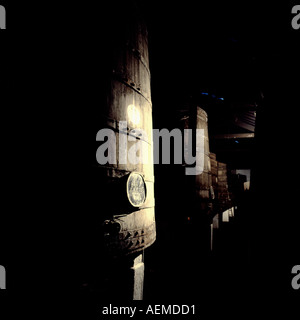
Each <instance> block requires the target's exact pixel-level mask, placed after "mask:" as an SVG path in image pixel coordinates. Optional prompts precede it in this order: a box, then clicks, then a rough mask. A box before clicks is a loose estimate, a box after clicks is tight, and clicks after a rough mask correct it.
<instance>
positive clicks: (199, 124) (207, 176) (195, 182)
mask: <svg viewBox="0 0 300 320" xmlns="http://www.w3.org/2000/svg"><path fill="white" fill-rule="evenodd" d="M180 117H181V124H180V127H181V130H182V131H183V130H184V129H192V130H194V134H193V142H194V143H195V138H196V131H195V129H202V130H203V135H204V148H203V150H200V152H201V155H199V156H204V163H203V172H202V173H200V174H197V175H191V176H189V175H186V176H185V185H186V187H185V188H184V189H185V191H186V194H187V197H186V200H187V202H188V203H189V204H188V205H187V206H188V207H190V208H191V207H192V209H191V211H192V212H191V213H190V215H192V216H203V215H209V213H210V212H211V210H212V200H213V198H214V192H213V188H212V173H211V162H210V152H209V136H208V117H207V113H206V112H205V111H204V110H203V109H202V108H200V107H199V106H195V105H194V106H193V105H186V106H185V109H182V110H181V115H180ZM190 143H191V141H189V140H188V139H185V140H184V148H186V147H187V145H188V144H190ZM194 155H195V150H194ZM199 163H200V161H199ZM184 166H186V167H188V165H187V164H186V163H184ZM193 166H195V164H193V165H191V167H193Z"/></svg>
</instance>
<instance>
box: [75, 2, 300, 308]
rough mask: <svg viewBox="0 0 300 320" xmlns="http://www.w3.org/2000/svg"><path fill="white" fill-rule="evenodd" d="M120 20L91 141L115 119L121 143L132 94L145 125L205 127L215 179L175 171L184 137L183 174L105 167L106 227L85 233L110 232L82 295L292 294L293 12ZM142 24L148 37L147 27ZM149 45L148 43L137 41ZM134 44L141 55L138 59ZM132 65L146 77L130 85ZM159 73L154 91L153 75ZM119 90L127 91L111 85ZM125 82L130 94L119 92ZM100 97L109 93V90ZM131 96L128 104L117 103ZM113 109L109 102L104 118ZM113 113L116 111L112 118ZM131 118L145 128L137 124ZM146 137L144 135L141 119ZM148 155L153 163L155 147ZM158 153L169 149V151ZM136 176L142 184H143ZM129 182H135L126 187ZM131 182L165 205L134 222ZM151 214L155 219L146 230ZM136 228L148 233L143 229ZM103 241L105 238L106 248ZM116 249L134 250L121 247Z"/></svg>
mask: <svg viewBox="0 0 300 320" xmlns="http://www.w3.org/2000/svg"><path fill="white" fill-rule="evenodd" d="M137 8H138V9H137ZM284 8H285V9H286V7H285V6H284ZM287 9H288V8H287ZM109 12H110V16H111V17H112V19H111V20H112V21H110V23H109V24H108V26H107V29H105V31H106V32H107V33H106V35H105V37H104V38H102V40H101V41H104V42H105V41H107V48H109V49H110V48H112V51H113V58H112V57H111V54H112V53H111V51H110V50H107V52H106V53H104V58H102V59H104V60H102V61H105V63H104V64H103V69H102V78H101V80H99V81H103V84H102V82H101V89H99V90H100V91H101V92H100V93H99V97H97V94H96V93H94V95H95V98H94V96H93V99H94V100H95V101H96V102H97V103H96V106H94V109H93V111H92V112H91V117H90V123H91V129H90V130H91V132H92V133H93V135H94V134H96V133H97V131H98V130H99V129H101V128H106V127H108V123H109V121H110V124H109V127H110V128H114V131H115V132H118V134H119V135H121V133H122V132H121V131H122V130H121V129H120V127H117V125H115V123H116V122H117V120H119V121H120V120H121V121H122V120H126V119H124V118H123V119H122V116H120V117H119V118H117V116H116V115H117V114H118V112H121V111H120V110H121V109H120V108H121V104H122V103H125V102H124V101H125V100H126V99H127V96H129V95H131V96H134V98H133V99H134V101H135V104H130V105H131V106H132V107H130V108H131V109H130V110H131V111H132V110H133V111H132V112H133V113H131V116H132V114H133V116H132V117H133V118H134V117H135V118H136V117H137V114H138V119H140V117H141V119H142V121H144V119H147V120H149V121H150V120H151V117H152V128H154V129H159V130H162V129H167V130H168V132H172V130H173V129H177V128H179V129H180V130H183V128H184V129H193V130H195V129H203V132H204V160H203V161H204V170H203V172H202V173H201V174H198V175H187V174H186V171H185V170H186V169H187V167H188V166H186V164H184V163H183V164H178V163H176V161H175V156H174V153H175V146H174V145H173V144H172V141H174V140H175V138H174V137H173V138H171V139H170V141H171V143H170V153H169V154H170V163H163V161H162V157H161V154H160V158H159V160H160V161H158V162H157V163H154V165H153V168H152V169H151V166H150V167H149V168H148V167H146V166H140V165H139V164H137V165H136V166H132V168H133V169H132V168H131V167H129V166H127V167H125V169H124V167H121V165H120V166H119V167H118V168H116V166H111V167H109V166H106V165H103V164H100V165H99V163H97V164H95V163H94V166H93V170H92V172H91V173H90V176H89V177H90V178H89V179H90V181H93V182H92V183H89V185H91V186H92V187H91V188H90V189H89V195H88V201H89V205H88V208H89V209H91V212H94V213H93V214H94V215H96V210H95V207H96V204H95V203H96V201H98V200H99V199H100V200H101V208H100V211H101V212H100V218H99V217H98V216H97V218H94V217H92V218H91V219H90V220H89V221H86V222H85V223H86V224H87V225H88V224H89V223H90V224H92V223H94V222H95V221H96V222H97V223H99V224H101V226H102V227H101V228H98V229H97V227H95V230H96V231H97V232H98V234H97V232H96V231H95V233H93V232H91V234H88V235H86V237H85V240H84V243H83V244H82V247H81V250H82V256H83V259H82V262H81V264H82V270H81V274H80V281H81V284H80V286H81V288H82V290H83V291H87V292H95V293H98V294H100V295H101V297H102V298H103V299H107V300H108V301H113V300H114V299H118V300H122V299H125V300H127V299H129V300H131V299H132V297H133V300H142V299H143V300H146V301H196V302H199V303H200V302H201V301H204V300H203V299H208V300H210V299H214V298H216V297H217V296H219V297H224V296H225V297H226V296H227V297H232V296H235V297H241V296H245V295H247V294H251V293H253V292H255V294H256V297H258V296H261V297H263V295H264V293H265V292H269V293H270V292H272V294H274V295H276V294H279V292H282V291H280V290H281V289H282V288H286V287H288V281H289V279H288V276H289V274H286V273H284V275H282V274H283V273H282V270H286V269H288V268H289V267H290V265H292V264H293V263H294V262H295V261H294V249H295V248H296V245H295V243H296V236H295V234H297V228H296V226H295V224H294V222H296V219H297V218H295V216H294V212H295V210H294V209H293V205H294V202H293V200H291V201H285V200H284V199H295V198H296V197H297V192H298V189H297V183H296V181H297V179H298V178H299V174H298V172H296V171H294V172H293V173H292V174H289V173H287V171H288V167H289V163H288V162H289V160H290V157H289V156H288V152H289V150H290V147H292V146H296V145H297V138H296V137H297V121H296V119H295V113H294V110H295V109H296V106H297V101H298V99H297V92H299V88H298V89H297V87H298V86H297V84H298V82H299V81H298V80H295V79H292V77H291V74H292V73H293V71H292V70H295V63H296V61H297V58H296V57H297V56H298V51H297V48H296V45H295V44H296V43H297V41H296V40H295V39H296V36H295V32H293V30H291V28H290V24H288V26H286V24H287V23H288V22H289V18H290V17H289V12H288V11H287V12H286V13H284V14H283V16H282V19H281V20H280V19H277V20H276V19H275V17H277V18H278V16H279V15H280V13H281V12H282V9H281V7H280V6H279V5H276V4H273V6H272V8H269V7H268V8H265V7H263V6H262V5H260V4H254V3H253V4H252V5H249V6H245V8H241V6H240V5H236V4H233V3H227V2H226V3H222V4H220V3H218V4H214V3H210V2H209V3H201V4H200V5H199V4H198V3H195V2H191V1H187V2H185V4H183V3H180V2H172V3H169V2H164V3H159V4H157V3H151V4H150V3H149V4H147V5H146V4H145V3H141V4H139V5H138V6H137V5H134V6H133V7H132V6H131V5H129V4H128V3H126V4H123V5H120V6H119V7H118V9H116V8H115V7H112V8H110V11H109ZM137 12H139V13H137ZM140 16H142V17H143V20H142V21H143V23H145V25H146V28H147V31H145V29H143V28H144V27H139V28H137V30H138V31H136V30H135V29H134V28H135V26H136V24H135V22H134V21H135V19H136V18H137V17H139V19H140ZM275 21H276V22H275ZM142 26H144V25H143V24H142ZM121 29H122V30H123V31H122V32H124V34H126V31H124V30H129V32H131V33H130V34H131V37H132V38H130V37H129V38H128V39H125V42H126V41H127V40H128V41H127V42H126V46H124V47H126V48H128V47H129V48H130V50H131V51H130V53H126V54H124V48H123V47H122V45H120V47H119V46H118V45H119V44H118V41H120V43H122V41H123V40H124V39H123V38H122V36H120V38H119V36H116V34H117V35H119V31H120V30H121ZM132 30H133V31H132ZM122 32H121V33H122ZM104 33H105V32H104ZM122 34H123V33H122ZM132 34H134V36H132ZM136 34H138V36H137V37H138V40H132V39H135V38H134V37H135V36H136ZM141 35H142V36H141ZM143 37H147V40H145V38H143ZM120 39H121V40H120ZM122 39H123V40H122ZM131 41H132V43H136V46H137V47H138V48H135V49H134V48H133V49H132V48H131V47H130V46H131ZM134 41H136V42H134ZM125 42H124V43H125ZM128 43H130V44H129V45H128ZM107 48H106V49H107ZM120 48H121V49H120ZM141 48H142V49H141ZM118 50H119V51H118ZM143 50H145V51H143ZM147 50H148V52H149V56H148V54H147V53H145V52H146V51H147ZM118 52H119V55H120V57H121V58H119V56H118ZM132 52H133V53H132ZM106 55H107V56H106ZM128 57H129V58H128ZM148 58H149V65H147V59H148ZM105 59H106V60H105ZM118 59H119V60H118ZM130 59H133V60H134V62H133V63H132V62H130V61H131V60H130ZM106 61H107V64H106ZM111 61H112V62H111ZM115 61H117V63H115ZM120 61H121V62H120ZM128 61H129V62H128ZM137 61H138V62H137ZM110 63H111V64H112V65H113V66H114V67H111V64H110ZM126 63H127V64H126ZM137 63H139V66H137V65H136V64H137ZM122 64H123V65H122ZM129 68H133V69H134V71H133V72H132V74H138V76H136V77H137V78H135V76H132V77H130V76H128V74H129V75H130V72H131V71H128V72H127V71H126V70H127V69H129ZM112 70H113V71H112ZM124 70H125V71H124ZM126 72H127V73H126ZM112 74H113V75H112ZM124 74H126V76H127V78H126V77H124ZM150 74H151V77H150V81H151V85H150V86H149V83H148V82H147V81H148V80H147V81H144V80H141V77H149V76H150ZM139 77H140V78H139ZM106 79H113V80H111V82H109V81H108V84H107V83H106ZM112 83H113V84H112ZM121 85H122V86H124V88H125V89H124V88H123V87H122V88H121V87H120V88H119V87H118V86H121ZM112 88H113V89H112ZM118 88H119V89H118ZM150 89H151V91H149V90H150ZM93 90H94V91H95V92H96V91H97V89H96V85H95V84H94V87H93ZM113 90H115V91H113ZM129 90H131V91H129ZM112 92H113V93H112ZM126 92H129V93H128V94H127V93H126ZM118 94H119V95H120V98H115V96H116V95H118ZM126 95H127V96H126ZM112 96H114V97H113V98H112ZM122 99H123V100H122ZM130 99H131V98H130ZM130 99H129V100H130ZM99 100H101V101H100V104H103V105H105V108H102V106H101V108H102V110H100V109H101V108H100V107H99ZM129 100H128V101H129ZM116 101H117V102H116ZM128 101H127V100H126V103H127V105H128V104H129V102H128ZM130 101H131V100H130ZM138 101H141V102H138ZM138 103H140V104H143V106H144V107H143V109H141V110H142V111H140V112H141V115H140V114H139V113H136V112H137V111H136V110H135V109H134V108H135V107H136V105H137V104H138ZM94 105H95V104H94ZM127 105H126V108H127ZM97 106H98V107H97ZM112 106H113V107H112ZM97 108H99V110H100V111H99V110H98V109H97ZM112 108H115V110H116V111H113V112H111V110H112ZM118 108H119V109H118ZM151 108H152V109H151ZM103 110H104V111H103ZM103 113H105V114H106V118H105V120H104V122H103V126H102V127H101V126H100V125H99V123H100V122H101V121H102V120H103V119H102V118H101V117H100V116H99V114H103ZM127 113H128V111H127ZM121 114H122V113H121ZM98 116H99V117H98ZM97 117H98V118H97ZM125 117H126V116H125ZM100 118H101V120H100V122H99V120H98V119H100ZM111 118H114V119H115V120H114V121H115V122H112V120H111ZM133 118H132V119H133ZM87 119H88V120H89V118H87ZM132 119H131V120H132ZM127 120H128V121H131V120H130V114H129V116H128V118H127ZM132 121H133V120H132ZM145 121H146V120H145ZM112 123H114V124H112ZM145 123H146V122H145ZM148 124H149V122H148ZM101 125H102V122H101ZM128 126H129V129H130V128H131V127H130V124H129V125H128ZM149 126H151V124H149ZM132 127H133V128H136V127H135V126H134V121H133V124H132ZM146 127H147V125H146ZM149 128H150V127H149ZM149 128H148V127H147V129H145V130H148V129H149ZM126 130H127V129H126ZM181 132H183V131H181ZM147 133H148V131H147ZM127 134H128V133H127ZM172 139H173V140H172ZM141 140H143V139H141ZM160 141H162V140H160ZM97 147H99V141H98V142H97V144H96V148H97ZM148 147H149V148H150V149H149V150H150V152H153V149H152V151H151V148H153V145H150V144H148ZM155 148H156V152H157V150H159V152H160V153H163V152H164V150H163V148H162V147H160V149H159V148H158V149H157V147H156V146H155V145H154V149H155ZM93 150H94V149H93ZM194 151H195V149H194ZM108 152H109V150H108ZM106 156H107V154H106ZM294 156H296V155H295V153H294ZM98 162H99V161H98ZM120 163H121V162H120ZM101 166H102V168H100V170H98V171H97V168H98V169H99V167H101ZM112 167H113V168H112ZM107 168H108V169H107ZM120 168H121V169H120ZM122 170H123V171H124V172H126V174H123V173H122V172H123V171H122ZM121 171H122V172H121ZM99 172H100V173H99ZM108 172H109V173H108ZM130 172H131V173H132V172H137V173H141V175H140V176H138V175H136V176H135V177H134V176H132V175H131V178H130V175H129V177H128V176H127V173H130ZM127 177H128V178H127ZM117 178H120V179H119V180H120V181H121V180H122V179H124V181H125V182H124V183H123V182H120V183H119V182H118V184H115V183H116V182H115V180H118V179H117ZM126 179H128V180H126ZM130 179H144V180H145V182H144V183H145V185H146V186H147V187H146V189H147V194H146V198H147V199H146V201H150V199H149V197H150V196H152V197H153V202H152V200H151V201H150V202H149V203H148V202H147V203H148V204H147V206H145V205H144V204H143V205H142V209H141V208H140V207H139V208H138V209H137V207H138V205H136V206H135V205H134V204H132V203H131V207H130V208H131V209H128V212H129V214H127V213H128V212H127V213H126V214H127V215H126V217H125V215H122V214H120V212H122V210H123V209H124V208H125V204H124V207H122V206H123V203H126V200H124V199H123V198H122V197H123V194H122V192H123V191H122V188H123V186H125V184H126V183H127V188H128V184H129V183H131V182H129V181H130ZM99 181H101V183H102V185H101V186H99ZM126 181H127V182H126ZM122 183H123V184H122ZM116 186H117V187H116ZM152 188H153V193H152V191H151V193H150V191H149V190H152ZM117 195H118V196H117ZM116 198H118V199H117V200H116ZM133 207H134V208H133ZM116 208H117V209H116ZM126 208H127V207H126ZM153 208H154V211H153ZM114 210H116V211H114ZM126 210H127V209H126ZM134 210H136V211H134ZM131 212H133V213H131ZM153 212H155V214H154V215H153ZM141 215H143V216H144V217H145V219H146V220H147V221H146V220H145V221H143V222H140V220H139V219H140V217H141ZM129 216H130V217H131V218H129ZM153 217H155V218H154V219H155V231H154V229H153V224H152V222H153V220H151V219H153ZM101 219H102V220H101ZM122 219H123V220H122ZM126 219H129V220H128V221H127V220H126ZM130 219H131V220H130ZM125 220H126V221H127V222H124V221H125ZM103 221H104V222H103ZM120 221H121V222H120ZM151 221H152V222H151ZM123 223H124V224H123ZM132 223H136V224H138V223H142V224H143V226H142V227H136V229H134V228H133V227H132ZM124 225H126V227H124ZM128 226H131V228H133V229H132V230H133V231H128V232H127V231H126V230H131V229H130V227H128ZM126 228H129V229H126ZM88 230H91V227H89V228H88ZM124 230H125V231H126V232H127V233H125V231H124ZM144 230H146V231H144ZM147 230H148V231H147ZM122 232H123V233H122ZM101 234H102V235H103V239H104V240H99V239H100V238H101ZM116 234H119V235H120V238H117V236H116ZM279 235H280V236H279ZM110 237H111V238H110ZM154 238H155V239H154ZM107 239H108V240H107ZM113 239H121V240H120V241H121V242H122V244H121V245H120V247H118V245H119V244H115V243H114V241H115V240H113ZM136 239H138V240H136ZM99 241H100V242H101V243H102V242H103V243H102V244H104V247H106V249H108V248H109V249H108V253H107V252H106V251H105V250H106V249H105V250H104V251H101V253H100V256H99V255H96V254H95V252H96V251H97V250H98V251H99V248H98V245H99ZM135 241H136V242H135ZM90 243H93V244H92V245H90ZM143 243H144V246H143V245H142V244H143ZM113 245H115V246H116V247H117V249H116V251H114V250H115V249H111V248H112V246H113ZM87 248H88V249H87ZM114 248H115V247H114ZM118 250H119V251H118ZM124 252H126V254H124ZM283 261H285V264H284V263H283ZM295 263H296V262H295ZM271 266H272V268H271ZM270 268H271V270H270ZM128 270H129V271H128ZM141 273H143V276H141ZM280 275H281V276H280ZM138 277H141V278H140V279H142V280H140V281H141V282H142V285H141V283H139V281H138V280H137V278H138ZM274 278H276V279H277V282H276V283H275V282H274ZM141 287H142V289H141ZM132 292H135V293H132ZM109 299H111V300H109ZM201 299H202V300H201Z"/></svg>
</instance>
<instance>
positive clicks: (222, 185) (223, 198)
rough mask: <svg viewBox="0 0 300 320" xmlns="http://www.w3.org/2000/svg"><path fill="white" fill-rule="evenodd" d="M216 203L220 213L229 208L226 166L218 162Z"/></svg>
mask: <svg viewBox="0 0 300 320" xmlns="http://www.w3.org/2000/svg"><path fill="white" fill-rule="evenodd" d="M218 203H219V207H220V210H221V212H222V211H224V210H226V209H228V208H229V207H230V195H229V190H228V177H227V164H226V163H223V162H218Z"/></svg>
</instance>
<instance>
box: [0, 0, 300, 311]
mask: <svg viewBox="0 0 300 320" xmlns="http://www.w3.org/2000/svg"><path fill="white" fill-rule="evenodd" d="M1 4H4V5H5V6H6V9H7V28H8V30H6V32H5V34H4V32H3V31H1V34H0V36H1V114H2V116H1V123H2V126H1V133H2V156H1V160H2V163H3V165H2V170H3V171H2V177H3V178H2V190H3V191H2V198H3V200H2V210H1V212H2V213H1V217H2V219H3V220H2V222H1V226H2V232H1V259H0V264H1V265H4V266H5V267H6V269H7V274H8V280H7V287H8V290H7V292H5V295H6V297H7V298H8V299H10V298H12V299H15V297H19V298H20V295H21V293H22V295H24V294H25V293H26V295H27V296H32V297H35V298H36V297H37V296H40V297H41V296H43V295H49V294H50V295H53V294H54V293H57V292H59V291H62V290H67V291H68V292H73V294H74V292H75V291H74V290H76V289H75V288H76V286H77V283H76V280H77V277H76V274H78V272H80V270H78V260H79V259H80V256H79V255H78V250H77V248H78V245H80V234H81V227H82V225H84V223H87V222H86V221H83V220H84V218H83V217H84V215H83V212H84V210H85V203H84V201H82V200H81V198H80V194H81V192H82V189H83V188H84V183H85V181H84V175H85V172H86V170H88V169H87V167H88V165H89V163H90V159H92V158H93V157H94V152H95V149H94V135H93V134H92V132H91V131H90V129H89V124H90V121H91V117H92V116H93V111H92V110H93V108H94V106H95V104H97V90H98V87H99V85H101V74H103V72H104V71H103V70H105V60H104V59H103V54H104V57H105V52H107V46H109V41H111V39H108V38H107V32H106V31H107V28H108V26H111V25H112V24H113V18H114V14H113V7H114V5H117V3H113V4H111V5H107V6H105V5H103V4H101V5H99V7H98V6H96V5H95V4H92V3H88V2H87V3H84V4H74V3H72V4H71V3H70V4H69V5H66V7H63V5H62V4H53V3H51V4H50V3H49V4H47V5H45V4H33V3H27V2H26V4H22V5H20V6H18V7H17V6H13V5H12V4H10V3H9V4H8V3H7V4H6V3H5V2H2V3H1ZM294 4H296V3H288V2H287V1H280V2H276V3H274V2H272V3H268V4H267V3H262V2H259V3H253V2H251V3H250V2H249V3H243V4H241V3H240V2H237V3H234V2H230V3H225V2H222V3H216V2H208V3H204V2H203V3H202V2H200V1H197V2H196V1H185V2H176V3H175V2H163V3H162V2H159V3H155V2H147V3H146V2H143V3H142V6H141V7H142V12H143V13H144V14H145V18H146V21H147V23H148V27H149V50H150V70H151V74H152V100H153V111H154V113H155V112H159V113H160V115H161V117H162V118H164V117H165V118H167V116H168V114H169V113H170V112H172V108H173V105H174V103H176V102H178V99H179V98H183V99H184V98H185V97H187V96H188V97H190V98H191V99H193V101H201V97H199V91H200V90H201V91H204V90H206V91H209V92H212V93H214V94H216V95H217V96H222V97H224V99H225V100H224V101H225V106H226V103H227V101H228V105H229V106H230V105H231V103H232V102H238V103H239V102H246V101H249V100H250V101H259V103H260V104H259V107H260V109H259V110H258V112H257V128H256V129H257V132H256V137H257V139H256V140H255V145H253V146H252V145H251V148H253V149H251V150H253V153H252V152H251V165H252V168H253V177H252V178H253V187H254V193H253V201H252V202H251V203H250V204H249V205H250V208H251V210H252V212H255V213H256V214H255V216H254V215H253V216H251V217H250V219H249V221H248V228H249V230H250V231H251V232H250V233H249V237H250V240H249V257H250V259H249V264H248V265H245V266H241V268H243V270H245V274H244V275H245V277H244V278H243V280H241V281H245V282H246V283H247V289H246V290H243V292H241V296H242V297H245V299H244V300H243V301H244V302H246V306H247V307H248V308H251V307H250V305H251V306H252V303H254V304H255V305H263V306H264V307H265V310H266V311H267V310H269V309H270V308H271V307H272V306H270V305H268V306H269V308H268V307H267V306H266V305H265V302H266V299H267V297H268V298H269V299H270V302H271V304H272V303H274V302H275V301H280V302H281V303H282V304H283V306H282V307H283V308H284V306H285V303H284V302H283V301H284V300H283V299H286V297H287V296H288V297H289V299H290V300H289V303H290V305H291V306H292V305H293V302H292V300H291V299H292V298H293V297H294V296H295V295H296V294H297V293H298V292H295V291H293V290H291V287H290V281H291V278H292V277H291V268H292V266H294V265H295V264H299V263H300V262H299V259H300V258H299V243H300V241H299V214H298V210H299V209H298V196H299V183H298V181H299V172H300V171H299V168H298V150H297V149H298V146H299V140H298V139H299V132H298V127H299V126H298V113H297V112H298V108H299V97H298V93H299V87H300V86H299V71H298V70H299V68H298V66H299V30H298V31H296V30H293V29H292V27H291V19H292V15H291V8H292V7H293V5H294ZM261 93H263V96H264V99H263V100H261ZM3 97H4V98H3ZM90 106H92V107H91V108H90ZM156 108H159V111H158V110H157V109H156ZM212 112H213V111H212ZM158 120H159V119H158V118H156V120H155V119H154V121H157V125H158V126H157V127H159V125H160V124H159V122H158ZM212 130H215V132H217V131H218V128H212ZM247 147H248V146H247ZM86 155H88V158H87V156H86ZM241 159H243V161H246V160H247V156H246V157H245V156H241ZM227 160H229V161H230V158H228V159H227ZM231 160H232V161H233V159H231ZM248 160H249V159H248ZM99 209H101V204H99ZM28 279H30V281H29V280H28ZM72 286H74V287H75V288H74V290H73V289H72ZM13 297H14V298H13ZM79 300H80V297H79ZM204 300H205V299H204ZM207 300H209V301H211V299H210V298H209V299H207ZM248 302H249V303H248ZM287 308H289V307H287ZM273 310H275V309H274V308H273Z"/></svg>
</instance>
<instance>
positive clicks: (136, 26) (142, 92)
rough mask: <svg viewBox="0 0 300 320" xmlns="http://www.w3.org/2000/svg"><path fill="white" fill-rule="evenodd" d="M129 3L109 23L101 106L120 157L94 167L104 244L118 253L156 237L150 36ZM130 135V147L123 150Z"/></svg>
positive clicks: (101, 125) (102, 119) (102, 121)
mask: <svg viewBox="0 0 300 320" xmlns="http://www.w3.org/2000/svg"><path fill="white" fill-rule="evenodd" d="M128 6H129V4H128V5H126V6H125V5H124V11H123V12H122V10H121V9H120V8H115V10H117V11H118V12H117V15H116V16H115V20H114V22H113V24H112V25H113V28H111V29H110V28H109V26H108V30H107V31H108V32H109V33H110V35H109V40H110V43H108V48H107V49H108V51H109V55H108V56H107V61H105V64H106V65H105V70H106V74H104V75H103V77H104V76H105V77H107V78H106V79H104V80H103V81H102V86H104V88H102V92H104V97H102V100H101V103H102V104H101V105H99V108H100V109H101V115H100V116H99V121H98V122H99V126H98V130H99V129H104V128H108V129H111V130H112V132H113V133H114V134H115V138H116V157H115V158H116V161H115V163H103V164H99V161H98V163H97V165H96V170H95V172H94V175H95V176H96V177H97V178H96V179H97V181H96V182H95V184H97V189H98V190H99V199H102V202H103V203H102V204H101V208H102V209H100V210H99V214H100V215H101V219H102V227H103V228H102V229H103V233H102V235H103V239H102V243H103V245H104V248H105V250H106V251H107V252H108V253H109V254H111V255H116V256H120V255H127V254H131V253H135V252H139V251H141V250H143V249H145V248H146V247H148V246H150V245H151V244H152V243H153V242H154V241H155V238H156V228H155V216H154V173H153V145H152V103H151V91H150V70H149V57H148V35H147V28H146V25H145V23H144V22H143V20H142V19H140V18H139V14H138V12H136V11H135V7H134V6H133V7H132V8H131V7H130V10H129V9H128V8H129V7H128ZM100 40H101V39H100ZM100 77H101V75H100ZM121 122H123V125H121ZM125 122H126V125H124V123H125ZM139 129H142V130H143V132H141V131H139ZM132 139H135V140H134V141H129V140H132ZM125 140H127V147H126V148H125V149H122V148H121V149H120V145H121V144H122V145H124V141H125ZM101 143H103V142H101V141H100V142H98V147H99V146H100V145H101ZM112 148H113V146H112ZM130 152H131V154H132V155H137V156H138V157H140V159H141V158H143V161H138V162H137V163H134V162H133V161H132V160H130V159H129V158H128V154H129V153H130ZM124 154H125V156H124ZM124 159H125V160H124ZM137 159H139V158H137ZM145 161H147V163H143V162H145ZM125 162H126V163H125ZM100 193H101V194H100Z"/></svg>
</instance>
